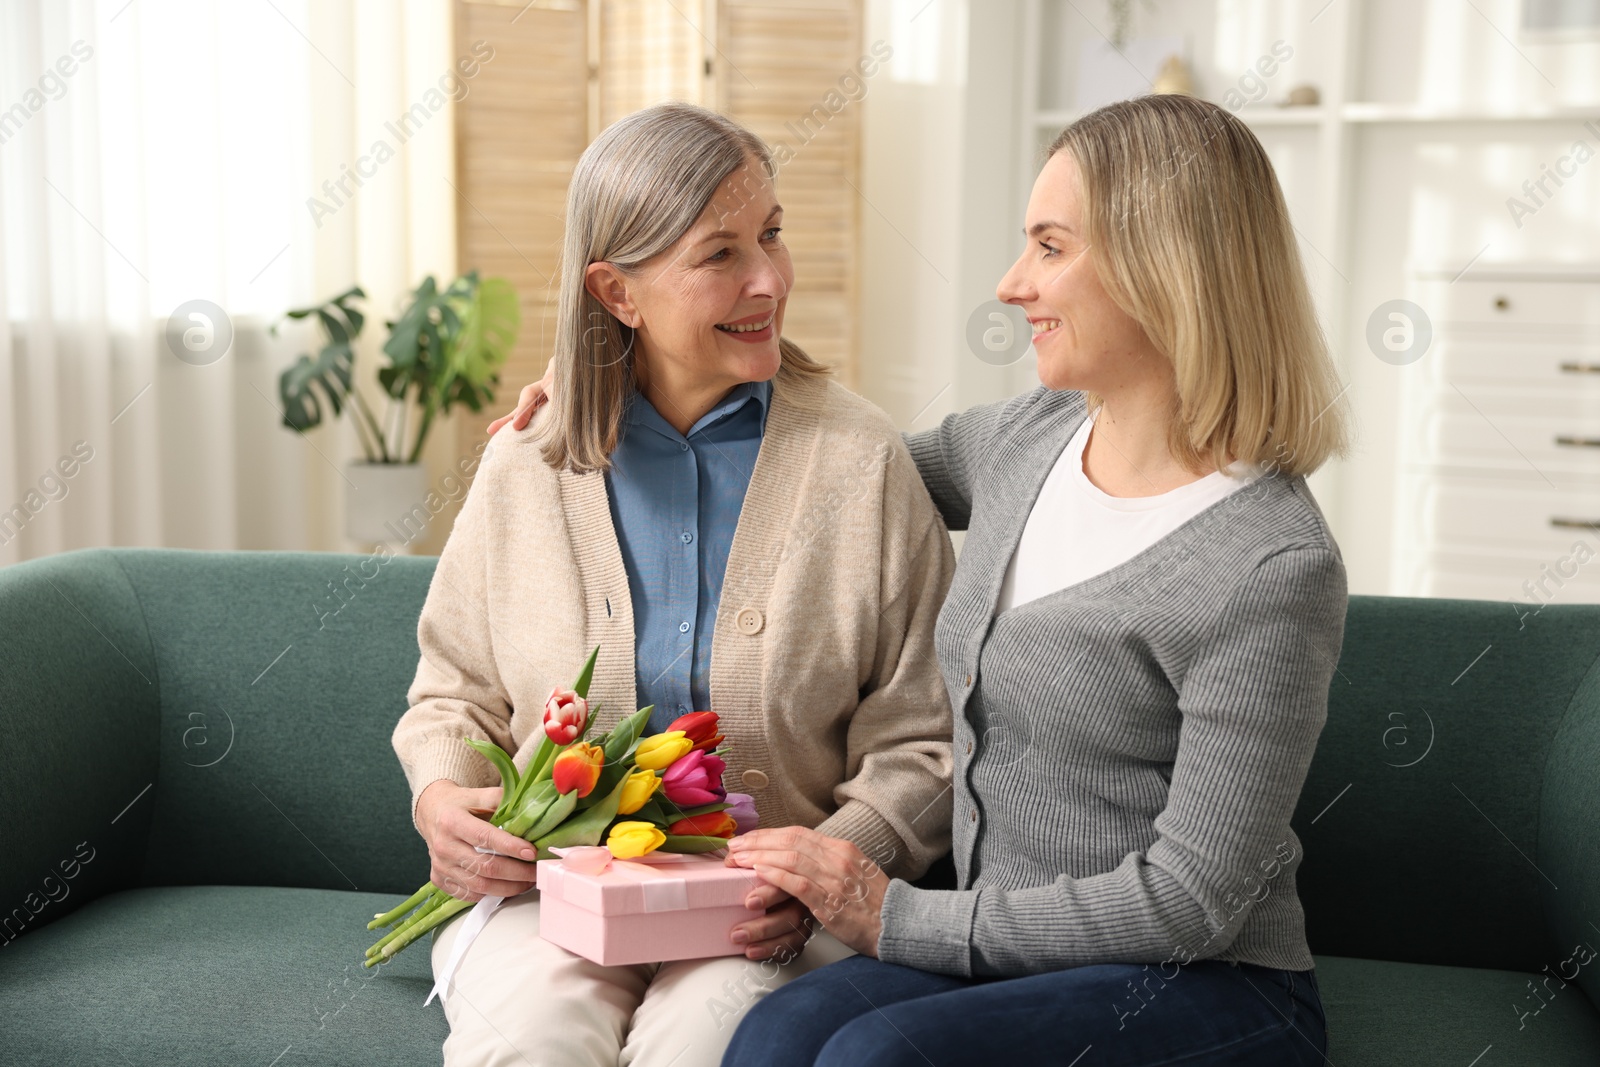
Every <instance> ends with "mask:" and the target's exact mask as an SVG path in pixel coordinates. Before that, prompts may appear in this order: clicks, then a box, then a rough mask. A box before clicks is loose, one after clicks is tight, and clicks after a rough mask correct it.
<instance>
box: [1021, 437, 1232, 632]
mask: <svg viewBox="0 0 1600 1067" xmlns="http://www.w3.org/2000/svg"><path fill="white" fill-rule="evenodd" d="M1093 425H1094V420H1093V418H1087V419H1084V420H1083V425H1082V426H1080V427H1078V432H1077V433H1075V434H1073V435H1072V440H1071V441H1069V442H1068V443H1067V447H1066V449H1065V450H1063V451H1062V453H1061V456H1060V458H1058V459H1057V460H1056V464H1055V466H1054V467H1052V468H1051V469H1050V474H1049V476H1048V477H1046V478H1045V482H1044V487H1043V488H1042V489H1041V490H1040V491H1039V499H1038V500H1036V501H1034V505H1033V510H1032V511H1030V512H1029V513H1028V522H1027V525H1026V526H1024V527H1023V529H1022V540H1021V541H1019V542H1018V543H1017V550H1016V551H1015V552H1014V553H1012V556H1011V563H1010V564H1009V565H1008V566H1007V567H1006V577H1005V582H1004V583H1003V584H1002V585H1001V586H1000V603H999V605H998V606H997V608H996V609H995V610H997V611H1006V610H1008V609H1010V608H1014V607H1016V606H1017V605H1018V604H1026V603H1027V602H1028V601H1030V600H1037V599H1038V598H1039V597H1042V596H1048V595H1049V594H1051V593H1054V592H1056V591H1057V590H1060V589H1065V588H1066V587H1067V586H1069V585H1076V584H1077V583H1079V582H1081V581H1083V580H1084V579H1086V578H1093V577H1094V576H1095V575H1097V574H1101V573H1104V572H1105V571H1108V570H1110V569H1111V568H1112V567H1115V566H1117V565H1118V564H1120V563H1125V562H1127V561H1128V560H1130V559H1132V558H1133V557H1134V556H1136V555H1138V554H1139V553H1140V552H1143V551H1144V550H1145V549H1147V548H1149V547H1150V546H1151V545H1153V544H1155V543H1156V542H1157V541H1159V540H1161V538H1163V537H1165V536H1166V535H1167V534H1169V533H1171V532H1172V531H1173V530H1176V529H1177V528H1178V527H1179V526H1182V525H1183V524H1184V523H1186V522H1188V521H1189V520H1190V519H1192V518H1194V517H1195V516H1196V515H1198V514H1200V513H1201V512H1202V511H1204V510H1205V509H1206V508H1208V507H1210V506H1211V505H1212V504H1215V503H1216V502H1217V501H1219V500H1222V499H1223V498H1224V497H1227V496H1228V495H1229V494H1231V493H1234V492H1237V491H1238V490H1240V489H1242V488H1244V487H1245V486H1246V485H1249V484H1250V482H1252V481H1254V480H1255V479H1256V478H1258V477H1259V476H1260V473H1261V472H1260V469H1259V468H1258V467H1254V466H1252V465H1250V464H1245V463H1235V464H1233V465H1232V466H1231V467H1230V468H1229V472H1230V473H1228V474H1224V473H1222V472H1221V471H1215V472H1213V473H1211V474H1208V475H1206V476H1205V477H1203V478H1200V479H1198V480H1197V481H1193V482H1190V483H1189V484H1188V485H1180V486H1179V487H1178V488H1176V489H1173V490H1171V491H1170V492H1166V493H1160V494H1158V495H1156V496H1111V495H1110V494H1108V493H1106V492H1104V491H1103V490H1101V489H1100V488H1099V487H1098V486H1096V485H1095V484H1094V483H1093V482H1091V481H1090V480H1089V478H1088V476H1087V475H1086V474H1084V473H1083V450H1084V447H1085V445H1087V444H1088V441H1089V431H1090V429H1091V428H1092V427H1093Z"/></svg>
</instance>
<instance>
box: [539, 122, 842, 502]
mask: <svg viewBox="0 0 1600 1067" xmlns="http://www.w3.org/2000/svg"><path fill="white" fill-rule="evenodd" d="M751 161H753V162H755V163H758V164H760V166H761V168H762V170H763V173H764V174H765V175H766V177H767V178H768V180H771V179H772V178H773V177H774V176H775V175H776V173H777V168H776V166H774V164H773V161H772V156H771V153H770V152H769V151H768V150H767V146H766V145H765V144H764V143H762V141H761V139H760V138H759V137H757V136H756V135H755V134H753V133H751V132H750V131H749V130H746V129H744V128H743V127H742V126H740V125H738V124H737V123H735V122H732V121H731V120H729V119H727V118H724V117H723V116H721V115H718V114H717V113H716V112H714V111H708V110H706V109H705V108H701V107H695V106H694V105H692V104H681V103H673V104H662V105H659V106H657V107H651V108H646V109H644V110H643V111H636V112H634V113H633V114H632V115H629V116H627V117H626V118H624V119H620V120H619V121H617V122H615V123H613V124H612V125H611V126H608V127H607V128H606V129H605V130H604V131H602V132H601V134H600V136H599V137H597V138H595V140H594V143H592V144H591V145H589V147H588V148H587V149H586V150H585V151H584V153H583V155H582V156H581V157H579V159H578V165H577V167H576V168H575V169H574V170H573V172H572V183H571V185H570V186H568V188H567V216H566V237H565V239H564V241H563V244H562V248H561V267H560V274H561V292H560V297H559V303H558V304H557V307H556V343H555V352H554V354H553V356H552V357H551V358H552V359H553V360H554V361H555V397H554V399H553V400H552V401H551V403H550V411H549V413H548V415H547V416H546V418H545V420H544V422H543V426H542V433H543V440H542V442H541V447H542V454H543V456H544V460H545V462H546V463H548V464H549V465H550V466H552V467H554V468H556V469H557V470H560V469H562V468H567V469H570V470H573V471H576V472H578V473H580V474H581V473H586V472H589V471H596V470H606V469H607V468H609V467H610V465H611V458H610V457H611V453H612V452H613V451H615V449H616V447H617V439H618V436H619V435H620V433H621V428H622V417H623V412H624V409H625V407H626V405H627V402H628V398H629V397H630V396H632V394H633V391H634V389H635V377H634V359H635V356H634V352H633V342H634V331H633V329H632V328H631V327H629V326H628V325H627V324H626V323H623V322H622V321H620V320H619V319H617V318H616V317H615V316H613V315H612V314H611V313H610V312H609V311H607V310H606V307H605V305H604V304H602V303H601V302H600V301H599V300H597V299H596V298H595V297H594V295H593V294H592V293H590V292H589V290H588V288H587V287H586V286H585V284H584V277H585V272H586V269H587V268H588V266H589V265H590V264H591V263H599V262H606V263H610V264H611V265H612V266H614V267H616V268H617V270H619V271H621V272H622V273H623V274H633V273H634V272H636V271H638V270H639V269H640V268H641V267H642V266H643V265H644V263H645V262H647V261H648V260H650V259H652V258H653V257H655V256H657V255H659V254H661V253H662V252H664V251H666V250H667V249H669V248H671V247H672V246H673V244H675V243H676V242H677V240H678V239H679V238H680V237H682V236H683V235H684V234H685V233H687V232H688V230H689V228H690V227H691V226H693V225H694V223H695V221H696V220H697V219H698V218H699V217H700V213H701V212H702V211H704V210H705V207H706V205H707V204H708V203H709V202H710V201H711V198H712V196H713V195H715V193H716V191H717V188H718V187H719V186H720V185H721V184H722V183H723V181H725V180H726V179H727V178H728V176H729V175H730V174H732V173H733V172H734V171H735V170H737V169H738V168H739V167H740V166H741V165H743V164H744V163H746V162H751ZM778 350H779V353H780V356H781V361H780V364H779V368H778V379H779V380H780V381H781V380H784V379H788V378H794V377H808V376H814V375H825V374H827V373H828V368H827V367H826V366H825V365H823V364H821V363H818V362H816V361H815V360H813V359H812V358H811V357H810V356H809V355H807V354H806V353H805V351H804V350H803V349H802V348H801V347H800V346H799V345H797V344H795V343H794V342H793V341H790V340H787V339H785V338H780V339H779V341H778Z"/></svg>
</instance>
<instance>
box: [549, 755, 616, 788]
mask: <svg viewBox="0 0 1600 1067" xmlns="http://www.w3.org/2000/svg"><path fill="white" fill-rule="evenodd" d="M605 762H606V752H605V749H603V748H601V747H600V746H599V745H591V744H589V743H588V742H586V741H579V742H578V743H577V744H575V745H573V746H572V747H571V748H568V749H565V750H563V751H562V752H561V753H560V754H559V755H557V756H556V762H555V764H554V765H553V766H552V767H551V768H550V780H551V781H553V782H554V783H555V785H556V792H557V793H570V792H572V791H573V790H574V789H576V790H577V791H578V796H580V797H586V796H588V795H589V792H590V790H592V789H594V786H595V783H596V782H598V781H599V780H600V768H601V767H603V766H605Z"/></svg>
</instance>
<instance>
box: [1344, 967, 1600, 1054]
mask: <svg viewBox="0 0 1600 1067" xmlns="http://www.w3.org/2000/svg"><path fill="white" fill-rule="evenodd" d="M1316 961H1317V966H1316V976H1317V988H1318V989H1319V990H1321V992H1322V1006H1323V1009H1324V1010H1325V1011H1326V1013H1327V1016H1328V1031H1329V1041H1328V1059H1329V1060H1330V1061H1331V1062H1333V1063H1336V1064H1340V1065H1346V1064H1360V1065H1361V1067H1385V1065H1388V1064H1393V1065H1395V1067H1416V1065H1417V1064H1428V1063H1449V1064H1457V1065H1460V1067H1466V1065H1467V1064H1477V1065H1478V1067H1509V1065H1514V1064H1528V1065H1529V1067H1568V1065H1571V1067H1594V1064H1595V1063H1597V1062H1600V1013H1596V1011H1595V1008H1594V1005H1592V1004H1590V1003H1589V998H1588V997H1587V996H1585V995H1584V992H1583V990H1582V989H1580V988H1579V987H1578V986H1577V984H1576V983H1573V982H1568V983H1566V987H1565V988H1562V984H1561V982H1560V981H1559V980H1558V979H1557V978H1550V982H1549V986H1548V989H1549V990H1553V992H1546V988H1547V987H1545V986H1544V985H1541V983H1540V980H1541V979H1542V978H1545V977H1548V975H1547V974H1546V975H1533V974H1524V973H1522V972H1520V971H1497V970H1489V969H1486V968H1478V967H1440V966H1432V965H1428V964H1420V963H1391V962H1387V961H1383V960H1364V959H1352V958H1350V957H1347V956H1317V957H1316ZM1559 962H1560V961H1559V960H1558V961H1557V963H1559ZM1591 966H1600V961H1596V963H1594V964H1591ZM1555 970H1556V966H1555V965H1552V966H1551V971H1552V972H1554V971H1555ZM1568 970H1569V971H1570V968H1568ZM1529 982H1532V983H1533V984H1534V986H1536V987H1538V990H1539V996H1540V997H1542V998H1543V999H1542V1000H1539V999H1536V998H1535V994H1534V992H1533V991H1532V990H1530V988H1529V986H1528V983H1529ZM1541 1003H1542V1004H1543V1005H1544V1007H1543V1009H1542V1010H1538V1009H1539V1005H1540V1004H1541ZM1535 1010H1538V1013H1537V1014H1533V1013H1534V1012H1535ZM1522 1011H1526V1012H1528V1013H1529V1014H1528V1015H1527V1017H1525V1018H1520V1017H1519V1014H1518V1013H1519V1012H1522ZM1491 1046H1492V1048H1491ZM1486 1050H1487V1051H1488V1055H1483V1054H1484V1052H1485V1051H1486ZM1480 1056H1481V1057H1482V1058H1481V1059H1480V1058H1479V1057H1480Z"/></svg>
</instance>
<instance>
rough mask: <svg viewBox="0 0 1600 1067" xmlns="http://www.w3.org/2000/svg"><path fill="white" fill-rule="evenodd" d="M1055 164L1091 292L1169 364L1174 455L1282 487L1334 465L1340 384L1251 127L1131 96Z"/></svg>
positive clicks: (1342, 439) (1057, 145) (1061, 146)
mask: <svg viewBox="0 0 1600 1067" xmlns="http://www.w3.org/2000/svg"><path fill="white" fill-rule="evenodd" d="M1057 152H1066V153H1068V154H1069V155H1070V156H1071V158H1072V160H1073V161H1074V162H1075V163H1076V164H1077V167H1078V174H1079V177H1080V181H1081V185H1082V191H1081V196H1082V203H1083V213H1084V221H1085V223H1086V227H1087V231H1088V239H1089V242H1090V244H1091V246H1092V248H1093V250H1094V261H1095V266H1096V270H1097V272H1098V274H1099V277H1100V281H1101V284H1102V285H1103V286H1104V287H1105V289H1106V292H1107V293H1108V295H1110V296H1111V298H1112V299H1113V300H1115V301H1116V303H1117V304H1118V306H1120V307H1121V308H1122V309H1123V310H1124V311H1126V312H1127V313H1128V314H1129V315H1130V316H1132V317H1133V319H1134V320H1135V321H1136V322H1138V323H1139V325H1140V326H1141V327H1143V329H1144V332H1145V334H1146V336H1148V337H1149V338H1150V341H1151V342H1152V343H1153V344H1154V345H1155V347H1156V349H1157V350H1159V351H1160V352H1161V353H1162V354H1163V355H1165V356H1166V357H1167V358H1168V359H1169V360H1170V361H1171V362H1172V367H1173V370H1174V372H1175V377H1176V382H1177V410H1176V411H1174V413H1173V415H1174V418H1173V420H1172V428H1171V431H1170V434H1171V436H1170V441H1169V447H1170V448H1171V450H1172V454H1173V455H1174V456H1175V457H1176V458H1177V459H1179V460H1180V461H1181V462H1183V463H1184V464H1185V465H1186V466H1188V467H1190V468H1191V469H1204V468H1205V467H1206V466H1207V465H1214V466H1215V467H1216V468H1217V469H1219V470H1220V469H1223V468H1225V467H1226V466H1227V465H1228V464H1229V463H1230V462H1232V461H1235V460H1242V461H1245V462H1249V463H1264V464H1267V465H1269V466H1271V467H1273V468H1274V469H1276V470H1278V471H1281V472H1283V473H1286V474H1291V475H1293V474H1309V473H1310V472H1311V471H1314V470H1316V469H1317V468H1318V467H1319V466H1321V465H1322V463H1323V462H1324V461H1325V460H1327V459H1328V458H1330V457H1331V456H1335V455H1341V454H1343V452H1344V451H1345V449H1346V447H1347V439H1346V419H1345V413H1344V411H1343V409H1342V408H1341V407H1339V406H1337V402H1338V400H1339V398H1340V395H1341V387H1340V384H1339V378H1338V374H1337V373H1336V372H1335V370H1334V366H1333V361H1332V358H1331V356H1330V354H1329V352H1328V345H1327V341H1326V340H1325V338H1324V337H1323V334H1322V330H1321V327H1320V326H1319V325H1318V324H1317V316H1316V308H1315V305H1314V304H1313V302H1312V299H1311V292H1310V289H1309V287H1308V286H1307V284H1306V278H1305V271H1304V268H1303V266H1302V265H1301V262H1300V253H1299V249H1298V248H1297V247H1296V245H1295V233H1294V227H1293V226H1292V225H1291V224H1290V221H1289V211H1288V208H1287V207H1286V206H1285V204H1284V200H1283V193H1282V191H1281V190H1280V189H1279V187H1278V179H1277V176H1276V174H1275V173H1274V172H1273V169H1272V161H1271V160H1270V159H1268V158H1267V154H1266V152H1265V151H1264V150H1263V149H1262V147H1261V142H1259V141H1257V140H1256V138H1255V135H1254V134H1252V133H1251V132H1250V130H1249V128H1248V127H1246V126H1245V124H1244V123H1242V122H1240V121H1239V119H1238V118H1236V117H1235V116H1234V115H1232V114H1230V113H1229V112H1227V111H1225V110H1224V109H1222V108H1220V107H1218V106H1217V105H1215V104H1211V103H1207V102H1205V101H1203V100H1197V99H1195V98H1193V97H1188V96H1176V95H1156V96H1143V97H1139V98H1137V99H1134V100H1124V101H1121V102H1119V103H1115V104H1111V105H1108V106H1106V107H1103V108H1100V109H1099V110H1097V111H1093V112H1090V113H1089V114H1088V115H1085V116H1084V117H1083V118H1081V119H1079V120H1077V121H1076V122H1074V123H1073V124H1072V125H1070V126H1068V127H1067V128H1066V129H1065V130H1063V131H1061V133H1060V135H1059V136H1057V137H1056V139H1055V141H1054V142H1053V143H1052V144H1051V145H1050V148H1049V155H1052V156H1053V155H1055V153H1057ZM1089 399H1090V403H1091V404H1092V405H1098V403H1099V398H1097V397H1092V396H1091V397H1090V398H1089Z"/></svg>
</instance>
